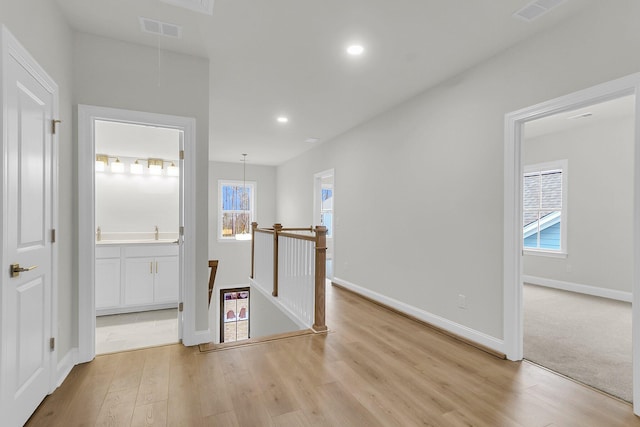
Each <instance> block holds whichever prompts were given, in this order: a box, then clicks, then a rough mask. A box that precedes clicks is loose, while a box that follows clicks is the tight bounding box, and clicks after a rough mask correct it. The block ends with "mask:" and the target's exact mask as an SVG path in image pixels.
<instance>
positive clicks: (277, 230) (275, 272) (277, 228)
mask: <svg viewBox="0 0 640 427" xmlns="http://www.w3.org/2000/svg"><path fill="white" fill-rule="evenodd" d="M280 231H282V224H273V292H272V293H271V295H273V296H274V297H277V296H278V233H280Z"/></svg>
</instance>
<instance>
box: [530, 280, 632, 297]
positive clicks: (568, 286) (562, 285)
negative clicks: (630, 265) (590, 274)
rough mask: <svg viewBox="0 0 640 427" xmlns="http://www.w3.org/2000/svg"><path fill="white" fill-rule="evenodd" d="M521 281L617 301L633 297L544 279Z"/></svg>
mask: <svg viewBox="0 0 640 427" xmlns="http://www.w3.org/2000/svg"><path fill="white" fill-rule="evenodd" d="M522 281H523V282H524V283H531V284H532V285H538V286H545V287H547V288H554V289H561V290H563V291H571V292H577V293H579V294H587V295H593V296H596V297H602V298H609V299H614V300H618V301H625V302H631V300H632V297H633V294H632V293H631V292H625V291H617V290H614V289H606V288H599V287H597V286H590V285H581V284H580V283H571V282H564V281H562V280H554V279H546V278H544V277H536V276H527V275H522Z"/></svg>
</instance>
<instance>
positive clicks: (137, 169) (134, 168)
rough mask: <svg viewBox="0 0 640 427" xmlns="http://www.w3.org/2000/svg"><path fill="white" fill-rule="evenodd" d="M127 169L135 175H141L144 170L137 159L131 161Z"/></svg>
mask: <svg viewBox="0 0 640 427" xmlns="http://www.w3.org/2000/svg"><path fill="white" fill-rule="evenodd" d="M129 171H130V172H131V173H132V174H135V175H142V173H143V172H144V170H143V169H142V165H141V164H140V162H139V161H138V160H136V161H135V162H133V163H131V166H129Z"/></svg>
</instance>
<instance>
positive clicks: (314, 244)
mask: <svg viewBox="0 0 640 427" xmlns="http://www.w3.org/2000/svg"><path fill="white" fill-rule="evenodd" d="M251 235H252V240H251V279H252V281H253V283H254V285H256V286H259V287H260V288H261V289H262V290H263V291H264V292H267V293H268V292H270V293H271V295H272V296H273V297H274V298H278V302H279V303H280V304H281V305H282V306H283V307H284V308H285V309H286V310H288V311H290V312H291V314H293V315H294V316H295V317H296V318H298V319H299V320H300V321H301V322H302V323H304V324H305V325H307V326H308V327H311V328H312V329H313V330H314V331H316V332H322V331H326V330H327V326H326V324H325V278H326V277H325V276H326V256H327V244H326V243H327V228H326V227H324V226H317V227H307V228H285V227H283V226H282V224H274V225H273V227H271V228H259V227H258V223H256V222H254V223H252V224H251Z"/></svg>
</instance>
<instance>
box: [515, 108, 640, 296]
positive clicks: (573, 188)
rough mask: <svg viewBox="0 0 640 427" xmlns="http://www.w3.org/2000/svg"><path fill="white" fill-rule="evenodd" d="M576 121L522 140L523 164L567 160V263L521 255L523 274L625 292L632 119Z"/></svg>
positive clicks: (628, 288)
mask: <svg viewBox="0 0 640 427" xmlns="http://www.w3.org/2000/svg"><path fill="white" fill-rule="evenodd" d="M582 120H583V122H584V125H583V126H580V127H579V128H576V129H572V130H569V131H564V132H558V133H552V134H549V135H543V136H540V137H537V138H530V139H529V138H527V139H526V140H525V141H524V144H523V161H524V164H525V165H527V164H535V163H543V162H548V161H553V160H560V159H568V161H569V168H568V169H569V170H568V175H567V176H568V179H569V182H568V185H567V187H568V193H567V195H568V201H567V204H568V206H567V208H568V209H567V214H568V217H567V250H568V256H567V258H550V257H544V256H533V255H525V256H524V259H523V273H524V274H525V275H530V276H534V277H541V278H546V279H553V280H560V281H564V282H569V283H573V284H578V285H588V286H595V287H600V288H607V289H614V290H618V291H626V292H631V288H632V273H633V239H632V237H633V233H632V230H633V152H634V150H633V134H634V122H633V118H624V119H623V118H620V119H615V120H614V119H608V120H604V121H603V120H598V118H597V117H596V116H594V117H593V118H591V119H582ZM588 120H592V122H589V121H588Z"/></svg>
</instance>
